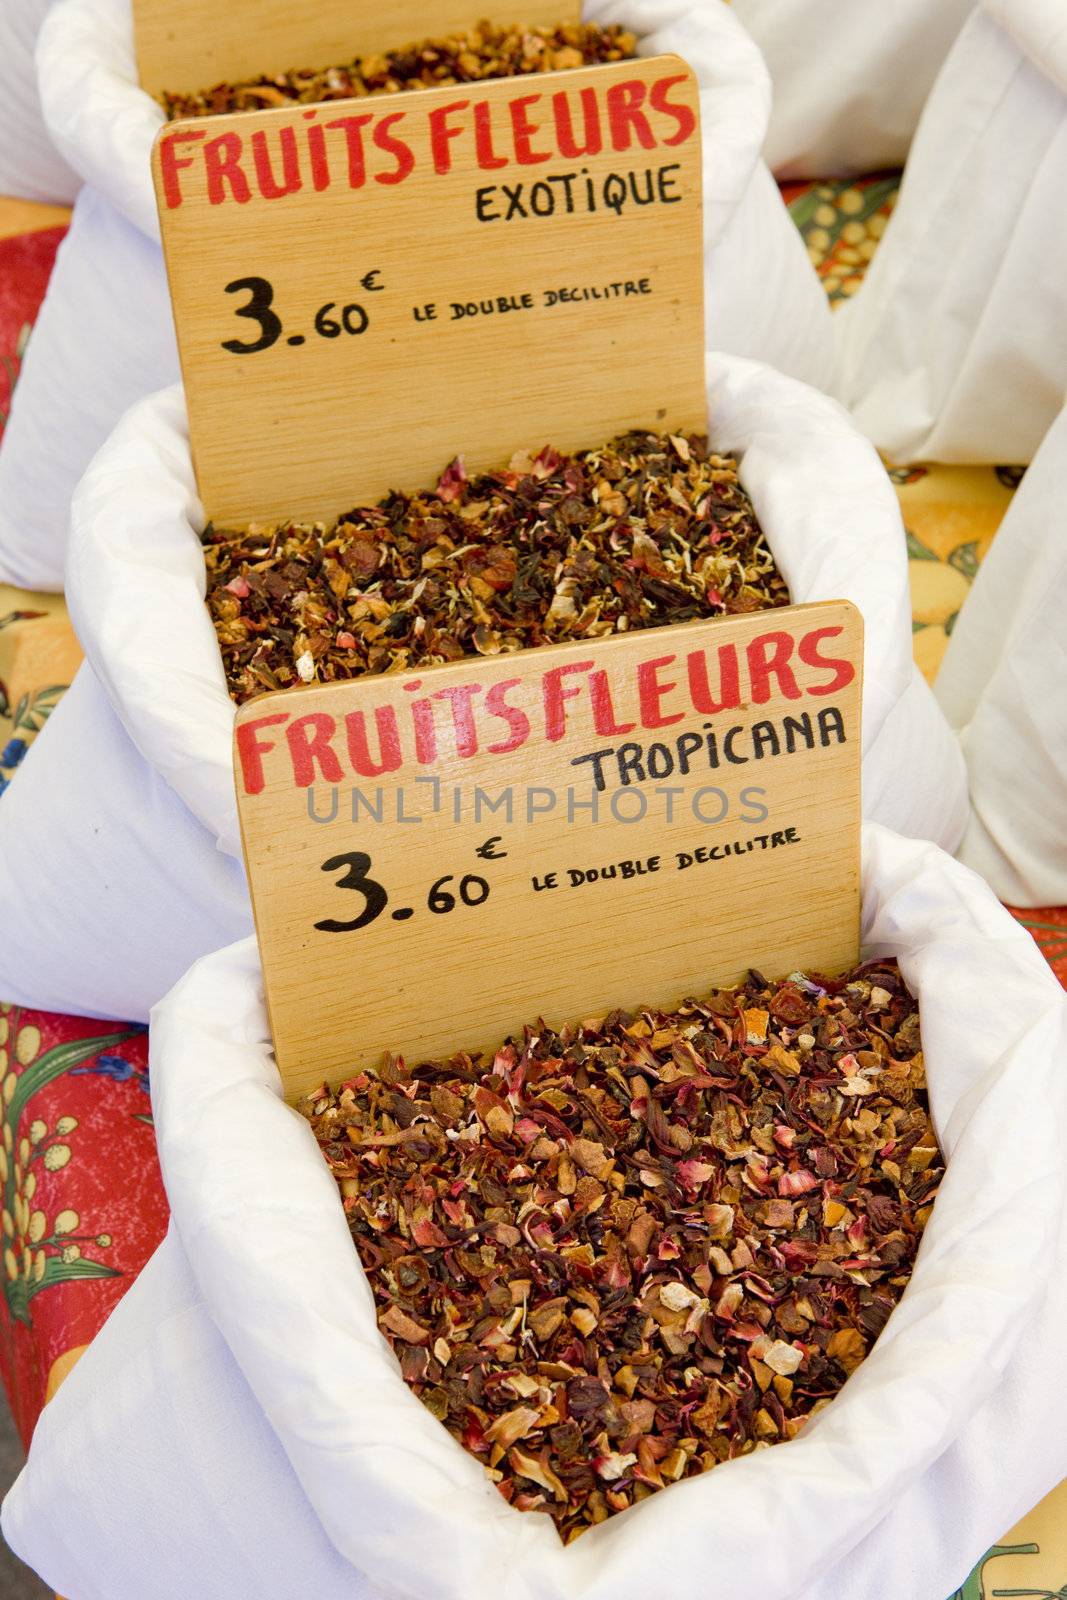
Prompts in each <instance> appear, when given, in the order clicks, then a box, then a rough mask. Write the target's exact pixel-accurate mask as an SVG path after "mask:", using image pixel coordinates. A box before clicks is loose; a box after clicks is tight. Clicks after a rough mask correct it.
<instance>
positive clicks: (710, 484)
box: [203, 432, 789, 702]
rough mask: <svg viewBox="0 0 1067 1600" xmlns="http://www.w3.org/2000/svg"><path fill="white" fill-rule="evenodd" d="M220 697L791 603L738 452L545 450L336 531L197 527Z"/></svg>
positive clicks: (401, 499)
mask: <svg viewBox="0 0 1067 1600" xmlns="http://www.w3.org/2000/svg"><path fill="white" fill-rule="evenodd" d="M203 543H204V553H205V559H206V563H207V577H208V593H207V602H208V607H209V610H210V613H211V616H212V619H213V621H214V624H215V628H216V632H217V634H218V639H219V645H220V647H221V650H222V656H223V661H224V663H225V667H226V677H227V682H228V684H229V689H230V693H231V694H232V696H233V698H234V699H235V700H236V701H238V702H241V701H244V700H248V699H250V698H251V697H252V696H253V695H256V694H262V693H263V692H264V691H265V690H268V689H285V688H290V687H293V686H294V685H298V684H302V683H312V682H316V681H318V682H324V683H329V682H334V681H336V680H338V679H345V678H357V677H361V676H363V675H364V674H366V673H380V672H392V671H401V670H403V669H406V668H409V667H419V666H426V665H429V664H431V663H433V662H440V661H455V660H458V659H459V658H460V657H462V656H470V655H475V654H481V655H498V654H500V653H501V652H505V651H512V650H520V649H525V648H528V647H530V646H535V645H542V644H559V643H563V642H566V641H568V640H573V639H583V638H600V637H603V636H605V635H609V634H612V633H615V632H621V631H623V630H625V629H628V628H650V627H657V626H662V625H664V624H667V623H672V622H686V621H689V620H691V619H696V618H699V617H707V616H714V615H731V614H736V613H738V612H745V611H757V610H761V609H763V608H765V607H771V606H783V605H788V603H789V594H788V591H787V589H786V585H785V580H784V579H783V577H782V575H781V573H780V572H779V571H778V569H777V567H776V565H775V562H774V557H773V556H772V555H771V552H770V550H769V549H768V547H767V544H766V541H765V540H764V537H763V534H762V532H761V530H760V527H759V523H758V522H757V520H756V515H755V512H754V511H753V508H752V503H751V501H750V500H749V498H748V496H747V495H746V494H745V491H744V490H743V489H742V487H741V485H740V483H739V482H738V478H737V465H736V463H735V462H734V461H731V460H729V459H727V458H725V457H722V456H716V455H711V454H709V452H708V448H707V440H706V439H705V438H703V437H702V436H700V435H697V434H686V435H660V434H655V433H645V432H633V433H627V434H623V435H622V436H621V437H619V438H617V439H614V440H612V441H611V443H609V444H606V445H604V446H602V447H601V448H600V449H596V450H586V451H582V452H580V453H578V454H577V455H573V456H566V455H561V454H559V453H558V452H557V451H556V450H554V449H552V448H551V447H549V446H546V447H545V448H544V449H542V450H541V451H540V452H539V453H538V454H537V455H535V456H530V455H527V454H524V453H520V454H517V455H515V456H513V457H512V459H511V461H510V463H509V464H508V466H507V467H506V468H505V469H504V470H502V471H496V472H486V473H482V474H480V475H479V476H477V477H475V478H473V479H469V478H468V477H467V475H466V472H465V470H464V466H463V461H462V458H457V459H456V460H455V461H453V462H452V464H451V465H450V466H449V467H448V468H447V469H446V470H445V472H444V473H443V474H442V475H441V478H440V480H439V481H438V484H437V487H436V488H435V489H434V490H432V491H428V492H425V493H418V494H400V493H395V492H394V493H392V494H390V495H387V496H386V497H385V498H384V499H383V500H381V501H380V502H379V503H378V505H376V506H367V507H360V508H358V509H357V510H354V511H350V512H347V513H346V514H345V515H344V516H342V517H340V518H339V519H338V521H337V522H336V523H335V524H334V525H333V526H331V527H326V526H325V525H324V524H321V523H316V524H313V525H307V524H300V523H287V524H283V525H281V526H277V527H264V526H252V527H250V528H248V529H246V530H232V529H225V528H214V527H211V526H209V527H208V528H207V529H206V530H205V532H204V535H203Z"/></svg>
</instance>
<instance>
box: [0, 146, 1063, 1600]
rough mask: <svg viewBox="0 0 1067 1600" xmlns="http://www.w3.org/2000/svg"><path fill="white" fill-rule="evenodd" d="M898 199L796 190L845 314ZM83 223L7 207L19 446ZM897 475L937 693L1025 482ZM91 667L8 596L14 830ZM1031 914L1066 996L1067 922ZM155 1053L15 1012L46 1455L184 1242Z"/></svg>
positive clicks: (10, 1052) (15, 1361) (6, 376)
mask: <svg viewBox="0 0 1067 1600" xmlns="http://www.w3.org/2000/svg"><path fill="white" fill-rule="evenodd" d="M896 191H897V175H896V174H878V175H875V176H873V177H871V178H867V179H862V180H858V181H852V182H848V183H844V182H841V183H839V182H833V183H822V184H807V185H792V186H790V187H789V189H787V191H786V199H787V201H788V202H789V204H790V209H791V211H792V213H793V216H794V219H795V221H796V222H797V225H798V227H799V228H800V230H801V232H802V234H803V235H804V238H805V241H806V243H807V245H808V250H809V254H810V255H811V258H812V261H813V262H814V264H815V266H816V269H817V270H818V272H819V274H820V276H821V277H822V279H823V282H824V284H825V286H826V290H827V293H828V294H829V295H830V298H831V300H840V299H842V298H844V297H847V296H848V295H849V294H852V293H854V292H855V290H856V288H857V287H858V285H859V283H860V281H861V279H862V275H863V272H864V270H865V268H866V265H867V263H868V262H869V261H870V259H871V257H872V255H873V254H874V251H875V249H876V248H877V244H878V240H879V239H880V238H881V235H882V231H883V230H884V227H885V223H886V220H887V219H888V216H889V214H890V212H891V210H892V207H893V204H894V201H895V199H896ZM64 220H65V219H64V216H63V214H60V213H57V212H56V211H55V210H54V209H53V208H46V207H32V206H27V205H24V204H21V203H15V202H11V201H4V200H0V436H2V431H3V425H4V422H5V421H6V417H7V412H8V408H9V406H10V396H11V390H12V388H13V386H14V384H15V383H16V381H17V376H18V370H19V364H20V361H21V357H22V354H23V352H24V350H25V347H26V342H27V339H28V337H29V333H30V329H31V328H32V324H33V319H34V316H35V315H36V311H37V307H38V305H39V303H40V300H41V298H42V296H43V294H44V290H45V287H46V285H47V280H48V273H49V271H50V269H51V263H52V260H53V258H54V255H55V250H56V248H57V245H58V243H59V240H60V239H61V238H62V234H63V224H64ZM891 476H892V478H893V481H894V483H895V484H896V487H897V491H898V494H899V496H900V503H901V508H902V510H903V514H904V521H905V525H906V528H907V537H908V552H909V557H910V571H911V582H912V609H913V630H914V647H915V657H916V660H917V661H918V663H919V666H920V667H921V669H922V671H923V672H924V673H925V674H926V676H927V678H928V679H929V680H930V681H931V682H932V681H933V679H934V677H935V675H936V673H937V669H938V667H939V665H940V662H941V657H942V654H943V653H944V649H945V645H946V643H947V641H948V637H949V634H950V633H951V631H952V627H953V624H954V622H955V619H956V615H957V613H958V612H959V609H960V607H961V605H962V604H963V602H964V600H965V599H966V596H967V591H968V588H969V586H970V583H971V581H972V579H973V578H974V574H975V572H976V571H977V570H978V566H979V563H980V562H981V560H982V558H983V557H984V555H985V553H986V551H987V550H988V549H989V546H990V544H991V542H992V540H993V538H994V536H995V534H996V531H997V528H998V526H999V524H1000V521H1001V518H1002V517H1003V515H1004V512H1005V510H1006V509H1007V507H1008V505H1009V503H1010V500H1011V496H1012V493H1013V491H1014V489H1015V487H1016V485H1017V484H1018V482H1019V479H1020V477H1021V472H1020V471H1019V470H1018V469H1017V468H1014V467H1011V466H1003V465H1001V466H989V467H942V466H937V465H930V466H923V467H915V468H911V469H908V470H905V471H894V472H893V473H892V474H891ZM79 659H80V651H79V649H78V645H77V641H76V640H75V638H74V635H73V632H72V630H71V628H70V624H69V621H68V620H67V616H66V612H65V609H64V606H63V602H62V599H61V597H58V596H55V595H33V594H23V593H20V592H17V591H15V590H12V589H7V588H4V587H3V586H2V585H0V828H2V827H3V802H2V794H3V790H4V789H5V788H6V787H7V785H8V784H9V783H10V782H13V781H17V773H18V766H19V763H20V762H21V760H22V758H23V756H24V755H25V753H26V750H27V748H28V746H29V744H30V742H31V741H32V740H33V739H34V737H36V735H37V734H38V733H39V732H40V730H41V728H42V726H43V725H44V723H45V721H46V720H47V717H48V715H49V713H50V711H51V710H52V709H53V708H54V706H55V704H56V702H57V700H58V699H59V697H60V696H61V695H62V693H63V690H64V688H65V687H66V686H67V685H68V684H69V683H70V680H71V677H72V675H73V673H74V671H75V669H76V667H77V665H78V661H79ZM46 846H47V841H42V850H44V849H45V848H46ZM0 914H2V913H0ZM1015 915H1016V916H1018V918H1019V920H1020V921H1021V922H1022V923H1023V924H1024V925H1025V926H1026V927H1028V928H1029V929H1030V930H1031V932H1032V933H1033V936H1034V938H1035V939H1036V940H1037V941H1038V943H1039V944H1040V945H1041V947H1042V949H1043V950H1044V952H1045V955H1046V956H1047V958H1048V960H1049V963H1050V964H1051V966H1052V967H1053V969H1054V971H1055V972H1056V974H1057V976H1058V977H1059V978H1060V981H1061V982H1062V983H1063V984H1064V986H1065V987H1067V908H1065V907H1059V908H1050V909H1048V910H1043V911H1028V912H1016V913H1015ZM146 1058H147V1041H146V1037H145V1033H144V1031H143V1030H142V1029H140V1028H137V1027H131V1026H130V1025H129V1024H123V1023H121V1022H116V1023H112V1024H107V1023H100V1022H87V1021H85V1020H84V1019H80V1018H75V1017H63V1016H55V1015H47V1014H44V1013H40V1012H28V1011H25V1010H22V1011H20V1010H19V1009H17V1008H13V1007H10V1006H7V1005H3V1004H0V1119H2V1120H0V1141H2V1142H0V1182H2V1189H3V1196H2V1198H3V1205H2V1213H0V1223H2V1229H3V1238H2V1241H0V1251H2V1257H3V1261H2V1269H0V1285H2V1287H3V1300H2V1302H0V1377H2V1379H3V1382H4V1385H5V1387H6V1389H7V1392H8V1395H9V1398H10V1400H11V1404H12V1409H13V1411H14V1414H15V1417H16V1421H17V1423H18V1426H19V1429H20V1431H21V1433H22V1435H23V1438H24V1439H25V1440H26V1441H27V1442H28V1440H29V1437H30V1434H31V1433H32V1430H33V1426H34V1423H35V1421H36V1419H37V1416H38V1415H39V1413H40V1410H41V1407H42V1406H43V1405H44V1404H45V1402H46V1401H47V1400H48V1399H49V1398H50V1397H51V1395H52V1394H53V1393H54V1392H55V1390H56V1388H57V1387H58V1385H59V1384H60V1383H61V1382H62V1380H63V1378H64V1377H65V1375H66V1373H67V1372H69V1370H70V1368H71V1367H72V1366H73V1364H74V1362H75V1361H76V1360H77V1359H78V1357H79V1355H80V1354H81V1352H82V1351H83V1350H84V1349H85V1347H86V1345H87V1344H88V1343H89V1341H90V1340H91V1339H92V1338H93V1336H94V1334H95V1333H96V1332H97V1330H98V1329H99V1328H100V1326H101V1325H102V1323H103V1321H104V1320H105V1318H106V1317H107V1315H108V1313H109V1312H110V1311H111V1309H112V1307H113V1306H114V1305H115V1304H116V1302H117V1301H118V1299H119V1298H120V1297H121V1295H122V1294H123V1293H124V1292H125V1290H126V1288H127V1287H128V1286H129V1284H130V1283H131V1282H132V1281H133V1279H134V1278H135V1277H136V1275H137V1273H138V1272H139V1271H140V1269H141V1267H142V1266H143V1265H144V1263H145V1261H146V1260H147V1259H148V1257H149V1255H150V1254H151V1253H152V1251H153V1250H154V1249H155V1247H156V1245H157V1244H158V1242H159V1241H160V1240H161V1238H162V1237H163V1233H164V1230H165V1228H166V1222H167V1206H166V1198H165V1196H164V1193H163V1187H162V1182H161V1180H160V1174H159V1166H158V1163H157V1160H156V1153H155V1141H154V1138H153V1133H152V1119H151V1111H150V1104H149V1099H148V1092H147V1089H148V1080H147V1072H146ZM1007 1595H1020V1596H1021V1595H1031V1596H1036V1597H1038V1600H1067V1484H1065V1485H1063V1486H1061V1488H1060V1489H1059V1490H1057V1491H1055V1492H1054V1493H1053V1494H1051V1495H1050V1496H1049V1497H1048V1498H1047V1499H1046V1500H1045V1501H1044V1502H1043V1503H1042V1504H1041V1505H1040V1506H1039V1507H1037V1509H1036V1510H1035V1511H1033V1512H1032V1513H1031V1514H1030V1515H1029V1516H1027V1517H1025V1518H1024V1519H1023V1520H1022V1522H1020V1523H1019V1525H1018V1526H1017V1527H1016V1528H1014V1529H1012V1530H1011V1531H1010V1532H1009V1533H1007V1534H1006V1535H1004V1537H1003V1540H1002V1542H1001V1543H1000V1544H998V1545H995V1546H993V1547H992V1549H991V1550H990V1552H989V1554H988V1555H987V1556H986V1557H985V1559H984V1561H983V1562H982V1563H980V1565H979V1566H978V1567H977V1568H976V1570H975V1571H974V1572H973V1573H972V1574H971V1576H970V1577H969V1578H968V1579H967V1581H966V1582H965V1583H964V1584H963V1585H962V1586H961V1588H960V1589H959V1590H958V1591H957V1592H956V1594H955V1595H954V1596H952V1597H950V1600H994V1597H995V1596H1007ZM115 1600H127V1597H125V1596H121V1597H120V1596H116V1597H115ZM857 1600H876V1597H873V1596H871V1597H859V1596H857ZM877 1600H882V1597H877ZM894 1600H898V1597H894ZM899 1600H905V1597H904V1596H900V1597H899Z"/></svg>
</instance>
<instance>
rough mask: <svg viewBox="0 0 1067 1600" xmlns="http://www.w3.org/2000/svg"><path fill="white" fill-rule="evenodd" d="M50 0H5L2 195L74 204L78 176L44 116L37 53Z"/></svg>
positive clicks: (0, 32)
mask: <svg viewBox="0 0 1067 1600" xmlns="http://www.w3.org/2000/svg"><path fill="white" fill-rule="evenodd" d="M50 3H51V0H0V195H7V196H9V197H11V198H14V199H19V200H44V201H54V202H56V203H58V204H60V205H69V204H70V202H71V201H72V200H73V199H74V196H75V194H76V192H77V189H78V182H79V180H78V178H77V176H76V175H75V173H74V172H73V171H72V169H71V168H70V167H68V166H67V164H66V162H65V161H64V160H63V158H62V156H60V154H59V152H58V151H57V150H56V148H55V146H54V145H53V144H52V140H51V138H50V137H49V134H48V130H47V129H46V128H45V125H44V118H43V117H42V115H41V105H40V101H39V99H38V97H37V68H36V66H35V64H34V59H33V52H34V46H35V45H36V43H37V32H38V29H39V28H40V26H41V22H42V20H43V18H44V16H45V13H46V12H47V11H48V8H49V5H50Z"/></svg>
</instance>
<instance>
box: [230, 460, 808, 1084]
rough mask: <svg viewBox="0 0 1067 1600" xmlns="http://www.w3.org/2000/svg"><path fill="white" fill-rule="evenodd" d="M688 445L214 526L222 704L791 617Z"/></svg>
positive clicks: (784, 1013) (797, 1001)
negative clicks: (703, 620)
mask: <svg viewBox="0 0 1067 1600" xmlns="http://www.w3.org/2000/svg"><path fill="white" fill-rule="evenodd" d="M676 437H677V438H680V437H681V436H680V435H678V436H676ZM685 442H686V450H687V452H688V453H687V455H686V457H685V458H684V459H683V458H681V457H680V455H679V453H678V450H677V445H676V441H672V439H670V438H668V437H665V436H664V435H661V434H656V433H648V432H643V431H635V432H632V433H628V434H623V435H622V436H621V437H619V438H617V439H614V440H612V441H611V442H610V443H609V444H606V445H603V446H601V447H600V448H599V449H596V450H586V451H582V452H580V453H578V454H576V455H573V456H565V455H561V454H559V453H558V452H557V451H555V450H543V451H542V452H541V453H540V454H539V455H538V456H537V457H536V459H534V460H531V459H530V458H525V461H524V465H526V467H527V470H526V471H524V472H517V471H515V470H514V467H515V459H517V458H515V459H513V461H512V464H511V465H510V466H509V467H508V468H506V469H504V470H502V471H496V472H485V473H481V474H478V475H476V476H474V477H473V478H471V477H469V476H468V474H467V471H466V468H465V467H464V465H463V460H462V457H457V458H456V460H454V461H453V462H452V463H451V464H450V465H449V466H448V467H446V469H445V470H444V472H443V473H442V474H441V476H440V478H439V479H438V482H437V484H436V486H435V488H434V489H433V490H431V491H429V492H426V493H422V494H399V493H393V494H389V495H386V496H385V497H384V498H383V499H382V500H381V501H380V502H379V503H378V504H377V505H374V506H363V507H358V508H355V509H353V510H351V511H348V512H346V513H345V514H344V515H343V516H342V517H340V518H339V519H338V521H337V522H336V523H335V524H333V525H332V526H330V527H326V526H324V525H323V524H321V523H314V524H309V523H293V522H287V523H283V524H280V525H278V526H275V527H264V526H256V527H255V528H254V529H252V528H248V529H228V528H215V527H213V526H211V527H208V528H207V530H206V531H205V533H204V535H203V545H204V558H205V562H206V565H207V579H208V583H207V604H208V609H209V611H210V613H211V617H212V620H213V622H214V624H215V631H216V635H217V637H218V641H219V648H220V650H221V652H222V658H223V662H224V665H225V668H226V678H227V683H228V686H229V690H230V693H231V695H232V696H233V698H234V699H235V700H237V701H238V702H241V701H244V700H248V699H250V698H251V697H252V696H253V695H256V694H262V693H263V692H264V690H269V689H284V688H289V687H293V686H295V685H298V684H300V683H311V682H318V683H330V682H336V681H339V680H342V679H348V678H359V677H364V676H366V675H367V674H371V673H381V672H396V671H402V670H404V669H406V668H416V667H422V666H428V665H430V664H432V663H434V662H440V661H455V660H459V659H460V658H461V657H463V656H473V655H488V656H495V655H500V654H502V653H507V652H511V651H514V650H519V649H527V648H531V647H536V646H538V645H543V644H558V643H563V642H565V641H567V640H572V639H597V638H605V637H608V636H610V635H612V634H615V633H620V632H624V631H633V630H635V629H639V628H655V627H662V626H665V625H666V624H668V623H676V622H689V621H692V620H694V619H697V618H700V617H709V616H716V615H728V614H731V613H739V612H746V611H752V610H756V609H762V608H769V607H774V606H781V605H786V604H788V602H789V594H788V591H787V589H786V585H785V580H784V579H783V578H782V575H781V573H780V572H779V571H778V569H777V567H776V565H775V562H774V558H773V556H772V555H771V553H770V550H769V549H768V547H767V544H766V542H765V540H764V538H763V535H762V532H761V530H760V527H759V523H758V522H757V520H756V516H755V512H754V511H753V508H752V505H751V502H750V501H749V499H748V497H747V495H746V494H745V492H744V490H743V489H742V487H741V485H740V483H739V481H738V478H737V470H736V464H735V463H734V462H732V461H730V460H728V459H726V458H725V457H720V456H716V455H713V454H710V453H709V450H708V446H707V440H706V439H704V438H703V437H701V436H700V435H697V434H688V435H686V436H685ZM712 511H713V512H714V523H713V522H712V521H710V520H709V515H710V513H711V512H712ZM711 577H714V583H710V582H709V579H710V578H711ZM775 1003H776V1004H777V1006H778V1011H777V1013H776V1020H778V1021H780V1022H794V1021H796V1020H798V1019H800V1020H803V1019H806V1018H807V1017H808V1016H809V1015H810V1014H811V1013H812V1011H813V1002H812V1000H811V998H810V997H809V996H807V995H805V994H802V993H801V992H800V991H799V989H798V988H797V987H796V986H795V985H794V984H786V985H784V986H783V990H782V993H781V995H779V996H778V998H777V1000H776V1002H775ZM746 1025H747V1027H748V1029H749V1032H750V1033H751V1034H752V1037H753V1039H754V1040H762V1039H763V1038H764V1036H765V1034H766V1029H767V1012H766V1008H765V1007H759V1006H749V1007H748V1010H747V1012H746ZM680 1048H683V1047H682V1046H680ZM680 1065H681V1067H682V1070H687V1068H688V1067H691V1062H689V1061H688V1060H687V1058H686V1057H685V1054H684V1048H683V1059H682V1062H681V1064H680ZM655 1114H656V1112H653V1115H655Z"/></svg>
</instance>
